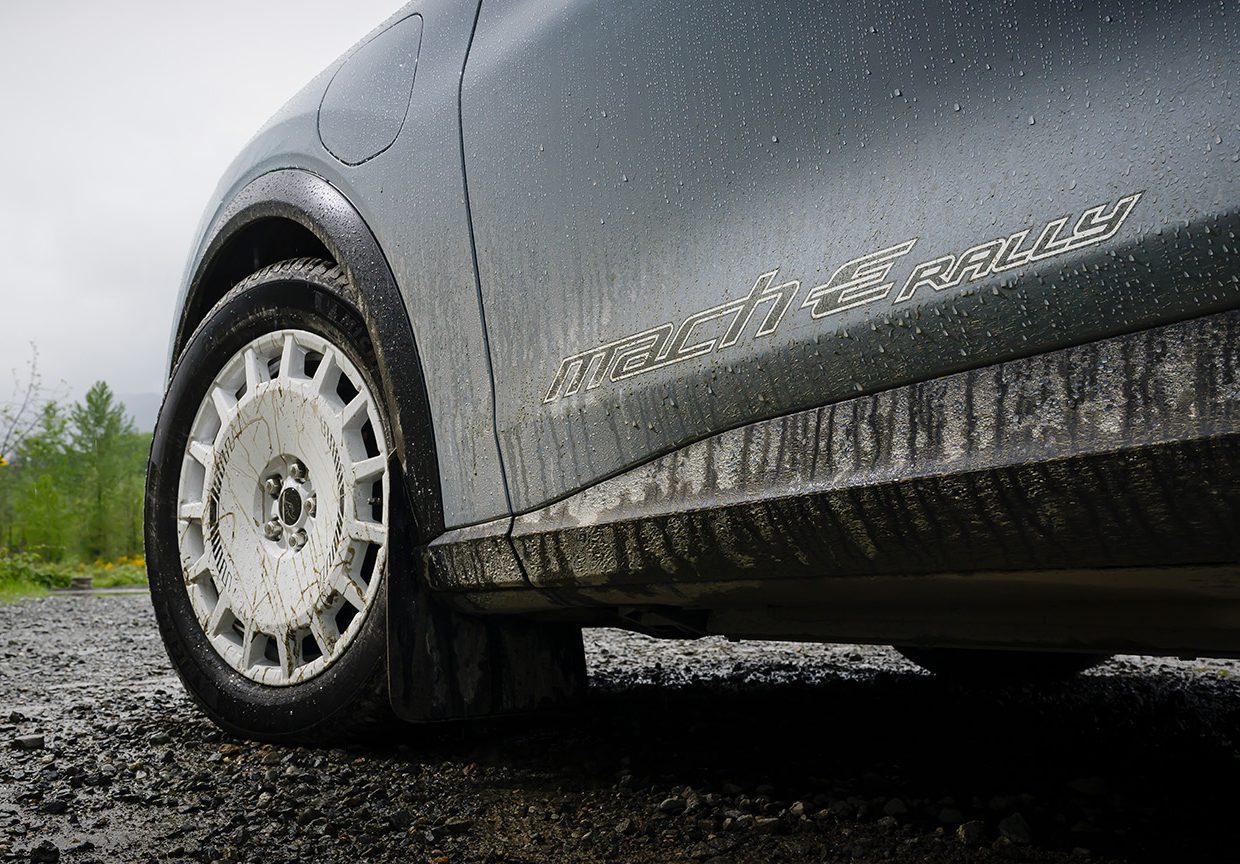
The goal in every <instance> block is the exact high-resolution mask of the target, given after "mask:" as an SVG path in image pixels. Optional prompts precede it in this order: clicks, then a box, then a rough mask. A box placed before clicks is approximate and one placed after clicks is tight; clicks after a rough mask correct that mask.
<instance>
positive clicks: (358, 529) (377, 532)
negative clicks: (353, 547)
mask: <svg viewBox="0 0 1240 864" xmlns="http://www.w3.org/2000/svg"><path fill="white" fill-rule="evenodd" d="M347 533H348V535H349V536H350V537H351V538H353V539H354V540H361V541H362V542H363V543H383V542H385V541H386V540H387V528H385V527H383V526H382V525H380V524H379V523H378V522H367V521H366V520H364V519H354V520H353V521H351V522H350V523H349V527H348V531H347Z"/></svg>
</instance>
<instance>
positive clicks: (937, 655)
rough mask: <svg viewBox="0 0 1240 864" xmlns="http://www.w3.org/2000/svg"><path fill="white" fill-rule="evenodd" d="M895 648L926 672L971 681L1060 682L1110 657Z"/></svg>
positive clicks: (1037, 652)
mask: <svg viewBox="0 0 1240 864" xmlns="http://www.w3.org/2000/svg"><path fill="white" fill-rule="evenodd" d="M896 650H897V651H899V652H900V653H901V654H903V655H904V656H905V657H906V658H908V659H909V660H911V661H913V662H914V663H916V664H917V665H918V666H920V667H921V668H922V669H925V670H926V671H927V672H933V673H934V674H935V675H938V676H940V677H943V678H951V679H954V680H958V681H965V682H970V683H1007V682H1011V681H1043V682H1044V681H1058V680H1063V679H1066V678H1071V677H1072V676H1074V675H1077V674H1079V673H1081V672H1084V671H1085V670H1086V669H1092V668H1093V667H1095V666H1098V665H1099V664H1102V663H1105V662H1106V661H1107V660H1108V659H1110V655H1109V654H1074V653H1067V652H1053V651H997V650H987V649H982V648H913V647H907V646H905V647H901V646H896Z"/></svg>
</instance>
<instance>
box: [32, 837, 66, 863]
mask: <svg viewBox="0 0 1240 864" xmlns="http://www.w3.org/2000/svg"><path fill="white" fill-rule="evenodd" d="M30 860H31V862H32V864H55V862H57V861H59V860H60V849H59V847H57V846H56V844H55V843H53V842H52V841H51V840H44V841H42V842H41V843H39V845H38V846H36V847H34V848H33V849H31V850H30Z"/></svg>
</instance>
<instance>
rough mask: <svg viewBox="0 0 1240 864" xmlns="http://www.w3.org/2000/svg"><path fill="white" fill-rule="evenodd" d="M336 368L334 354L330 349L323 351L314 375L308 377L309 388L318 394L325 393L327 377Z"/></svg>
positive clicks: (328, 377) (322, 394)
mask: <svg viewBox="0 0 1240 864" xmlns="http://www.w3.org/2000/svg"><path fill="white" fill-rule="evenodd" d="M336 369H337V367H336V355H335V354H333V353H332V352H331V351H324V352H323V359H322V360H320V361H319V368H317V369H315V370H314V377H313V378H312V379H310V389H311V390H312V391H313V392H314V393H316V394H318V395H320V396H325V395H327V386H328V379H330V378H331V374H332V372H333V371H335V370H336Z"/></svg>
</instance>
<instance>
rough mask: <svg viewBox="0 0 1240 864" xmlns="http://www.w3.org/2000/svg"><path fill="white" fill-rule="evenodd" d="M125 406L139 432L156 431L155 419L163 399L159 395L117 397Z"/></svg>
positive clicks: (120, 395)
mask: <svg viewBox="0 0 1240 864" xmlns="http://www.w3.org/2000/svg"><path fill="white" fill-rule="evenodd" d="M116 398H117V399H118V400H119V401H120V402H121V403H123V404H124V406H125V412H126V413H127V414H129V416H130V417H132V418H133V423H134V425H135V426H137V427H138V431H139V432H153V431H155V418H156V417H158V416H159V405H160V402H161V401H162V400H163V397H162V396H160V395H159V394H158V393H128V394H119V395H117V397H116Z"/></svg>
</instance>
